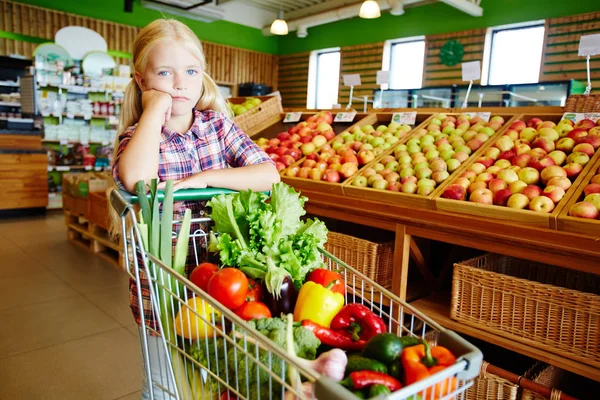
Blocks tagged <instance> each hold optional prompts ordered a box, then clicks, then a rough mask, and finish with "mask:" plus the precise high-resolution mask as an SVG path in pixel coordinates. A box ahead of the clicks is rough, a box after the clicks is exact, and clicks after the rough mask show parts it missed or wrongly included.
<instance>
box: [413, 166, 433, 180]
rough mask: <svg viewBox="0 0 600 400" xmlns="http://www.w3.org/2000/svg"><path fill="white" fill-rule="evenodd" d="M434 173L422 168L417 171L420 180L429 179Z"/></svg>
mask: <svg viewBox="0 0 600 400" xmlns="http://www.w3.org/2000/svg"><path fill="white" fill-rule="evenodd" d="M432 174H433V171H432V170H431V169H430V168H421V169H419V170H417V178H418V179H429V178H430V177H431V175H432Z"/></svg>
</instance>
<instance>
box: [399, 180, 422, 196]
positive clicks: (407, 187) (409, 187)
mask: <svg viewBox="0 0 600 400" xmlns="http://www.w3.org/2000/svg"><path fill="white" fill-rule="evenodd" d="M418 188H419V187H418V186H417V184H416V183H415V182H405V183H403V184H402V193H407V194H414V193H416V192H417V189H418Z"/></svg>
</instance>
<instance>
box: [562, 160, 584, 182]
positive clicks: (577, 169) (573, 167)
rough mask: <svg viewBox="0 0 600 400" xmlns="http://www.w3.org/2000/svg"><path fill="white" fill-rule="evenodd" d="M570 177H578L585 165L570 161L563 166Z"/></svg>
mask: <svg viewBox="0 0 600 400" xmlns="http://www.w3.org/2000/svg"><path fill="white" fill-rule="evenodd" d="M563 169H564V170H565V172H566V173H567V177H568V178H575V177H577V176H578V175H579V174H580V173H581V171H582V170H583V165H581V164H577V163H569V164H567V165H565V166H564V167H563Z"/></svg>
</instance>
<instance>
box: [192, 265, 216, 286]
mask: <svg viewBox="0 0 600 400" xmlns="http://www.w3.org/2000/svg"><path fill="white" fill-rule="evenodd" d="M218 270H219V267H217V266H216V265H215V264H211V263H202V264H200V265H198V266H197V267H196V268H194V270H193V271H192V273H191V274H190V281H192V282H193V283H194V284H195V285H196V286H198V287H199V288H200V289H202V290H204V291H205V292H206V291H207V290H208V281H209V280H210V278H212V276H213V275H214V274H215V273H216V272H217V271H218Z"/></svg>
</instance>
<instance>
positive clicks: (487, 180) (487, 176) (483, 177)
mask: <svg viewBox="0 0 600 400" xmlns="http://www.w3.org/2000/svg"><path fill="white" fill-rule="evenodd" d="M492 179H494V175H493V174H490V173H489V172H484V173H483V174H479V176H478V177H477V179H476V182H485V183H488V184H489V183H490V182H491V181H492Z"/></svg>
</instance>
